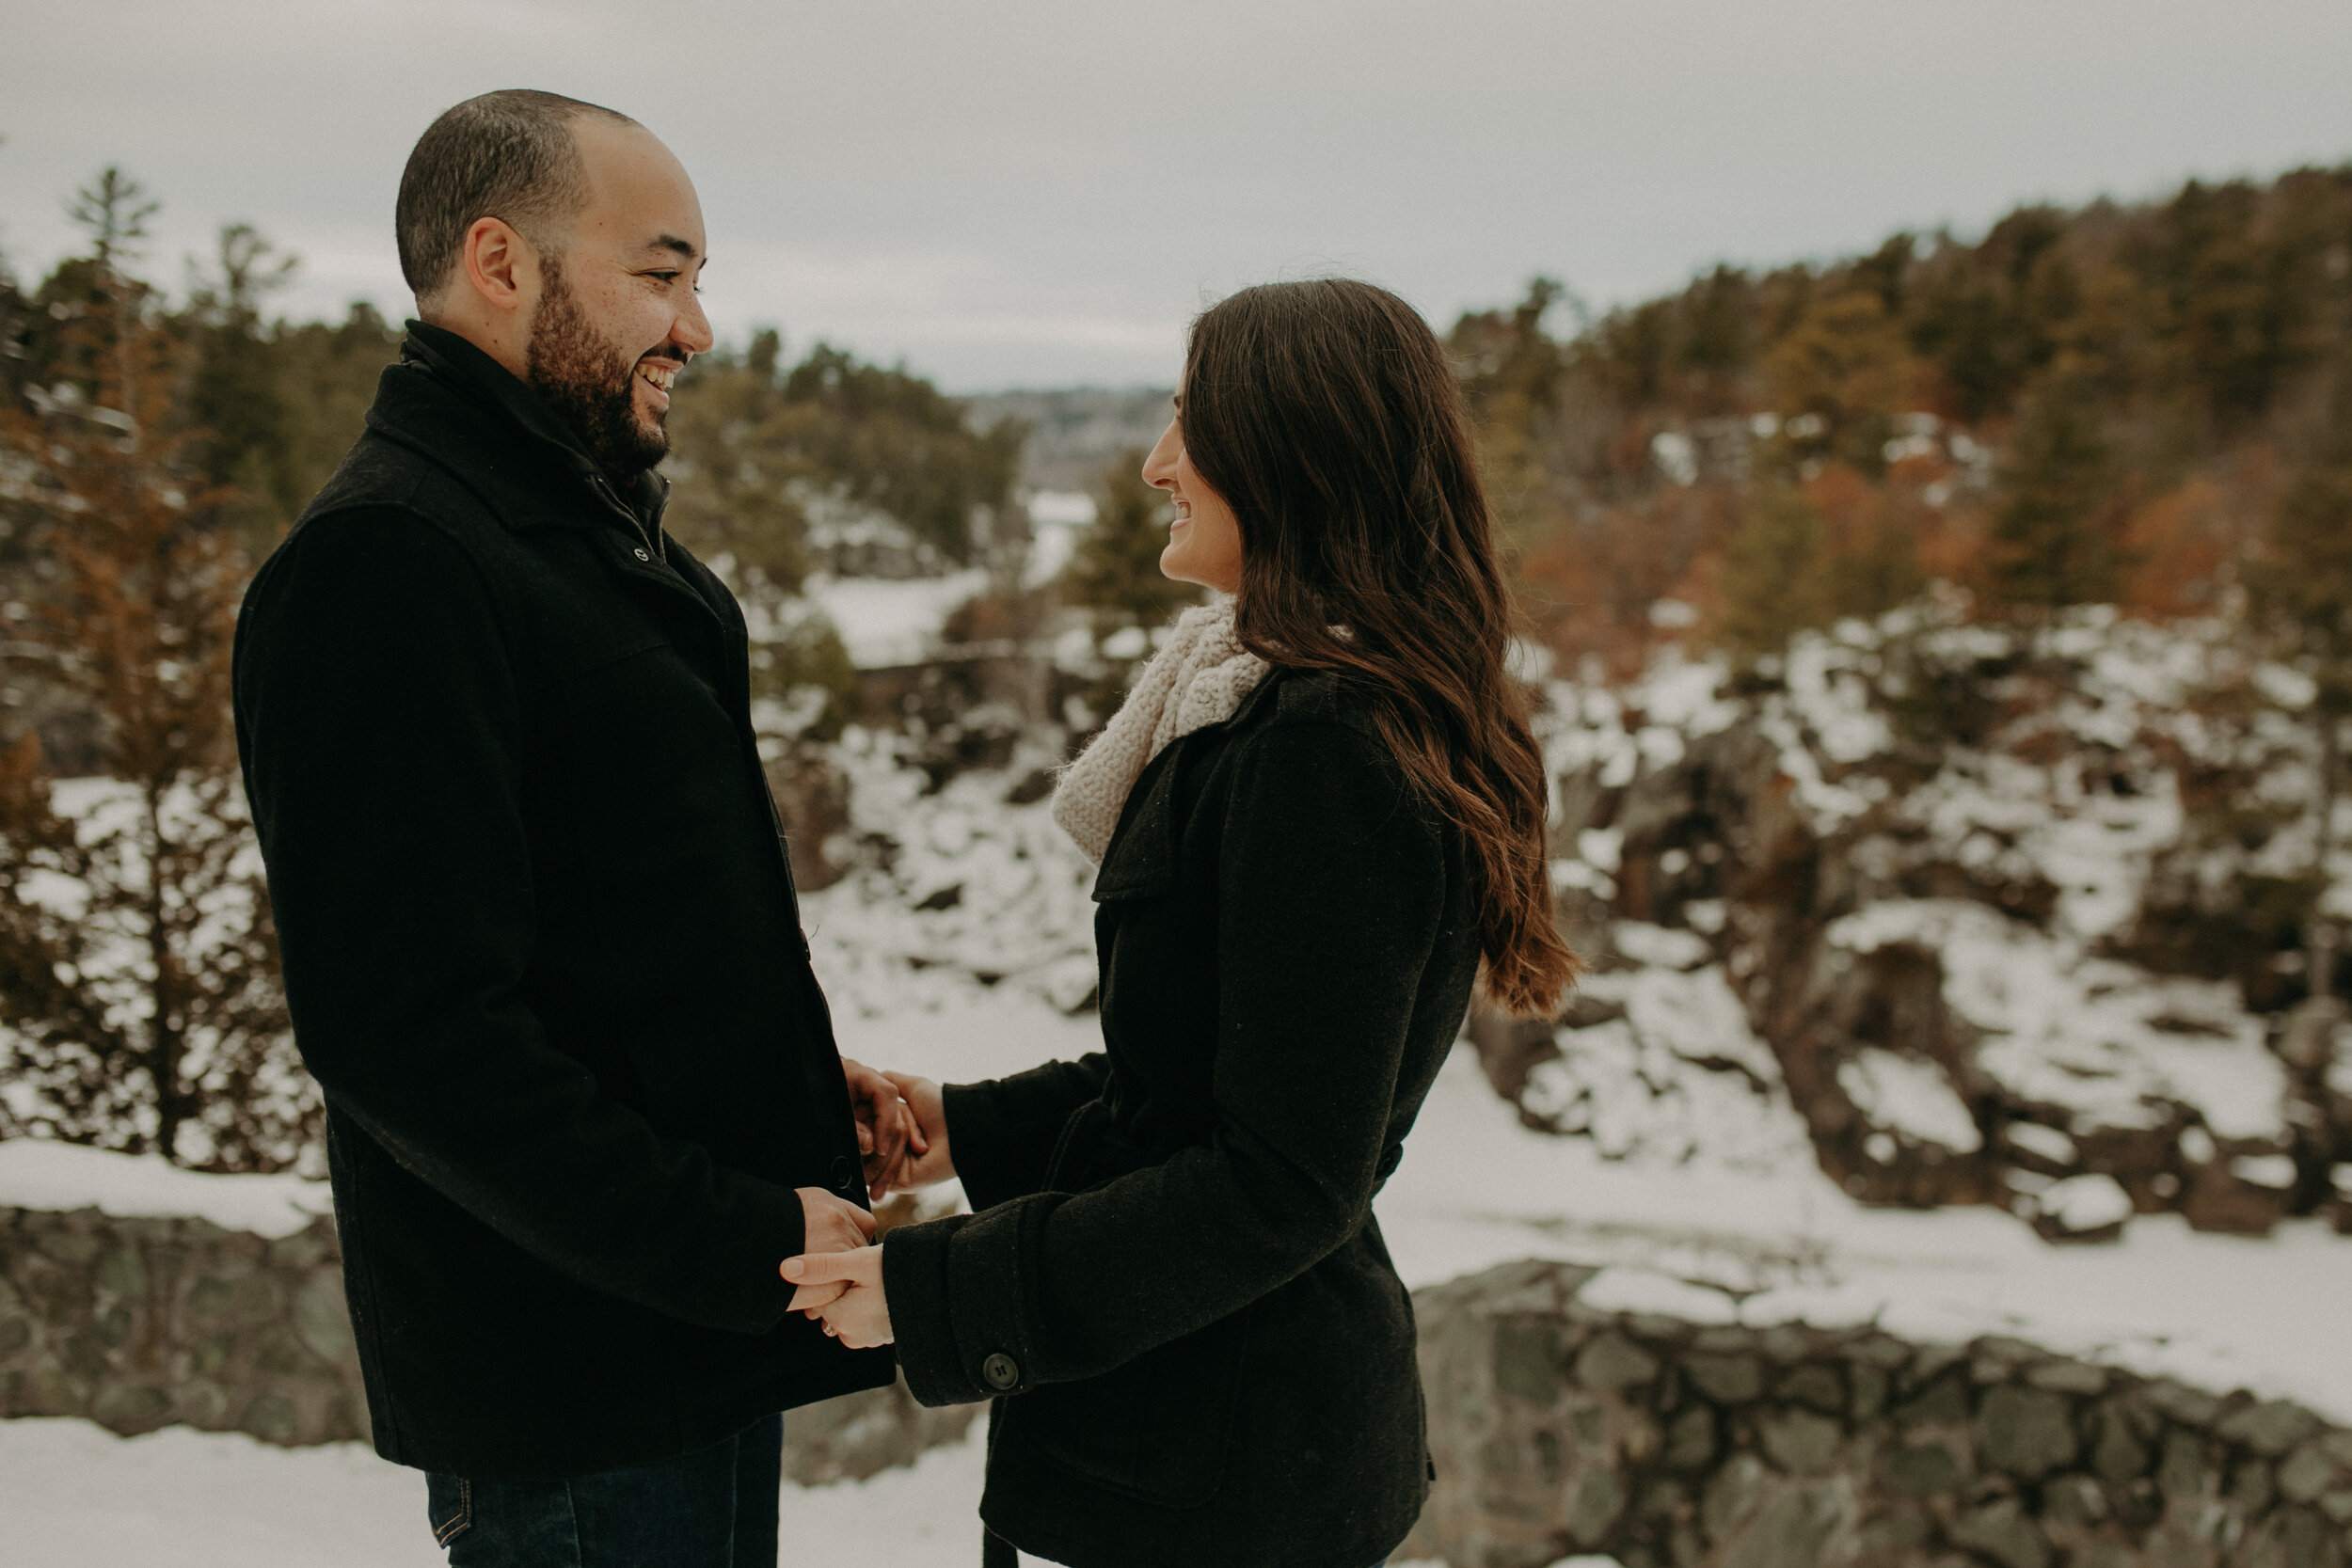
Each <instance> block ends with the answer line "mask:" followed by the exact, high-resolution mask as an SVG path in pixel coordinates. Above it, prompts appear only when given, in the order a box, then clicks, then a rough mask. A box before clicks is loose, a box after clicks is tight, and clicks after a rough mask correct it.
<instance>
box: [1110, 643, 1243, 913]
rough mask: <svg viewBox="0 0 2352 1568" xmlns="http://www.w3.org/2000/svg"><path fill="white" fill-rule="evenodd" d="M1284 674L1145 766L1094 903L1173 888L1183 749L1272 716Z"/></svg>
mask: <svg viewBox="0 0 2352 1568" xmlns="http://www.w3.org/2000/svg"><path fill="white" fill-rule="evenodd" d="M1283 673H1284V672H1283V671H1282V669H1281V668H1280V667H1279V666H1277V667H1276V668H1274V669H1272V670H1269V671H1268V672H1266V677H1265V679H1263V680H1262V681H1260V682H1259V683H1258V685H1257V688H1256V689H1254V690H1252V691H1251V692H1250V693H1249V695H1248V696H1247V697H1244V698H1243V699H1242V700H1241V705H1240V706H1239V707H1237V708H1235V709H1234V710H1233V712H1232V717H1231V718H1228V719H1224V720H1220V721H1218V722H1216V723H1214V724H1204V725H1202V726H1201V727H1200V729H1197V730H1194V731H1193V732H1191V733H1190V734H1189V735H1180V736H1177V737H1176V738H1175V739H1173V740H1171V741H1169V742H1168V744H1167V745H1165V746H1163V747H1161V748H1160V751H1159V754H1158V755H1157V756H1154V757H1153V758H1152V760H1151V761H1150V762H1148V763H1146V764H1144V768H1143V772H1142V773H1141V775H1139V776H1138V777H1137V778H1136V784H1135V787H1134V788H1133V789H1132V790H1130V791H1128V794H1127V804H1126V807H1125V809H1124V810H1122V811H1121V812H1120V817H1119V828H1118V831H1117V832H1113V833H1112V834H1111V841H1110V844H1109V846H1108V847H1106V848H1104V851H1103V869H1102V870H1101V871H1100V872H1098V873H1097V874H1096V875H1095V879H1094V898H1095V901H1096V902H1097V903H1105V902H1109V901H1112V900H1116V899H1120V898H1152V897H1156V896H1158V895H1160V894H1163V893H1166V892H1167V891H1168V889H1169V888H1170V887H1172V886H1174V885H1175V881H1176V775H1177V773H1178V772H1179V770H1180V769H1181V768H1182V766H1183V763H1182V758H1183V755H1184V749H1185V747H1186V746H1188V745H1197V744H1200V742H1201V741H1202V740H1203V739H1204V738H1205V737H1207V736H1217V735H1231V734H1236V733H1238V732H1240V731H1241V730H1242V729H1244V728H1245V727H1247V726H1248V724H1250V723H1251V722H1253V721H1254V720H1255V719H1256V717H1257V716H1258V715H1259V714H1260V713H1261V712H1263V713H1265V714H1268V715H1271V714H1272V713H1273V712H1274V711H1275V709H1276V708H1277V707H1279V699H1277V698H1276V697H1275V695H1274V691H1275V689H1276V688H1277V687H1279V685H1281V684H1282V679H1283Z"/></svg>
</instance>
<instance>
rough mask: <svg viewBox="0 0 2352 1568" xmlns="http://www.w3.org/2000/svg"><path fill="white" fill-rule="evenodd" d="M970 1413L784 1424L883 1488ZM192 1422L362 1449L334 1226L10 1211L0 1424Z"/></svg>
mask: <svg viewBox="0 0 2352 1568" xmlns="http://www.w3.org/2000/svg"><path fill="white" fill-rule="evenodd" d="M974 1408H975V1407H973V1406H969V1405H966V1406H961V1407H958V1408H955V1409H951V1410H936V1411H933V1410H924V1409H922V1408H921V1407H920V1406H918V1405H917V1404H916V1403H915V1402H914V1398H913V1396H911V1395H910V1394H908V1393H907V1391H906V1388H905V1386H903V1385H898V1386H892V1387H888V1388H877V1389H873V1390H870V1391H868V1392H866V1393H863V1394H853V1395H850V1396H849V1397H847V1398H844V1399H838V1400H829V1401H827V1402H824V1403H822V1404H818V1405H812V1406H809V1407H808V1408H806V1409H803V1410H801V1411H797V1412H794V1413H793V1415H792V1416H791V1417H789V1418H787V1420H786V1422H785V1461H784V1464H785V1472H786V1474H787V1475H788V1476H789V1477H791V1478H792V1479H793V1480H795V1481H800V1482H802V1483H803V1484H817V1483H819V1482H824V1481H839V1480H843V1479H845V1478H854V1477H863V1476H868V1475H872V1474H873V1473H874V1472H875V1471H877V1470H880V1469H882V1468H883V1467H884V1466H886V1465H904V1464H909V1463H911V1462H913V1460H914V1457H915V1455H917V1454H918V1453H920V1452H922V1450H923V1449H926V1448H929V1447H930V1446H932V1445H933V1444H937V1443H945V1442H951V1441H953V1440H955V1439H956V1438H958V1437H961V1435H962V1434H963V1433H964V1431H965V1429H966V1428H967V1426H968V1425H969V1424H970V1422H971V1419H972V1415H973V1411H974ZM11 1416H81V1417H86V1418H88V1419H90V1420H93V1421H96V1422H98V1423H99V1424H100V1425H102V1426H104V1427H108V1428H110V1429H112V1430H113V1431H116V1432H119V1433H125V1434H129V1433H141V1432H149V1431H152V1430H153V1429H154V1428H157V1427H161V1426H167V1425H170V1424H172V1423H175V1422H176V1423H180V1424H183V1425H186V1426H192V1427H198V1428H201V1429H203V1430H205V1431H208V1432H245V1433H251V1434H252V1435H254V1436H256V1437H259V1438H261V1439H262V1440H263V1441H264V1442H270V1443H278V1444H286V1445H302V1444H311V1443H332V1442H339V1441H342V1440H346V1439H360V1440H364V1439H365V1438H366V1437H367V1435H368V1426H367V1419H368V1418H367V1402H366V1398H365V1395H364V1393H363V1392H362V1390H361V1387H360V1383H359V1365H358V1353H357V1350H356V1347H355V1346H354V1344H353V1341H352V1336H351V1320H350V1317H349V1315H348V1314H347V1312H346V1311H345V1309H344V1307H343V1286H342V1254H341V1252H340V1251H339V1250H338V1248H337V1245H336V1240H335V1227H334V1224H333V1222H332V1221H331V1220H329V1219H326V1218H325V1217H321V1218H319V1219H317V1220H314V1221H312V1222H311V1223H310V1226H309V1227H308V1228H306V1229H303V1230H299V1231H296V1232H295V1233H294V1234H293V1235H291V1236H286V1237H282V1238H279V1239H278V1240H274V1241H273V1240H267V1239H265V1238H262V1237H260V1236H254V1235H248V1234H246V1233H245V1232H243V1231H235V1230H224V1229H222V1228H221V1227H218V1226H215V1225H213V1224H211V1223H210V1222H208V1221H205V1220H200V1219H118V1218H115V1217H112V1216H110V1215H106V1214H102V1213H100V1212H97V1211H96V1210H94V1209H84V1210H78V1211H76V1212H72V1213H52V1212H45V1211H42V1210H37V1209H10V1208H0V1417H11Z"/></svg>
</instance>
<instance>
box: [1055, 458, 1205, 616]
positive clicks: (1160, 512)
mask: <svg viewBox="0 0 2352 1568" xmlns="http://www.w3.org/2000/svg"><path fill="white" fill-rule="evenodd" d="M1143 455H1144V454H1143V453H1142V452H1140V451H1124V452H1121V453H1120V455H1119V456H1118V457H1116V458H1114V459H1112V461H1111V463H1110V465H1109V466H1108V467H1105V468H1104V470H1103V477H1102V479H1101V481H1100V482H1099V483H1098V485H1097V487H1096V490H1095V497H1094V521H1093V522H1092V523H1090V524H1089V525H1088V527H1087V529H1086V531H1084V532H1083V533H1081V534H1080V535H1079V536H1078V540H1077V544H1076V547H1075V548H1074V549H1073V551H1072V552H1071V557H1070V563H1069V564H1068V565H1067V566H1065V567H1063V568H1062V574H1061V591H1062V601H1063V602H1064V603H1065V604H1070V605H1073V606H1077V607H1079V608H1082V609H1084V610H1087V611H1088V613H1089V618H1090V619H1091V620H1092V622H1093V625H1094V633H1095V638H1096V640H1097V641H1101V640H1102V639H1103V638H1104V637H1107V636H1109V635H1110V634H1112V633H1113V632H1116V631H1118V630H1119V629H1120V627H1123V626H1141V627H1143V628H1145V629H1146V630H1150V629H1152V628H1153V627H1157V626H1163V625H1165V624H1167V622H1168V619H1169V618H1170V617H1171V616H1173V615H1174V614H1175V613H1176V611H1177V610H1180V609H1182V608H1183V607H1184V606H1185V605H1188V604H1194V603H1198V602H1199V600H1200V590H1199V589H1197V588H1195V587H1193V586H1192V585H1191V584H1189V583H1183V582H1176V581H1173V580H1171V579H1170V578H1167V577H1165V576H1163V575H1161V572H1160V552H1161V551H1162V550H1164V549H1166V548H1167V547H1168V515H1169V514H1168V498H1167V497H1166V496H1164V495H1162V494H1161V493H1160V492H1159V491H1158V490H1156V489H1154V488H1153V487H1152V486H1151V485H1149V484H1146V483H1144V482H1143Z"/></svg>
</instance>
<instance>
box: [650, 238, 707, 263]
mask: <svg viewBox="0 0 2352 1568" xmlns="http://www.w3.org/2000/svg"><path fill="white" fill-rule="evenodd" d="M640 248H642V249H645V250H674V251H675V252H677V254H678V255H679V256H681V257H683V258H684V259H686V260H687V261H692V260H694V258H696V257H697V256H700V255H701V254H702V252H701V251H699V250H696V249H695V248H694V242H693V241H691V240H681V239H679V238H678V237H677V236H676V235H675V234H662V235H659V236H657V237H656V238H654V239H650V240H647V241H646V242H645V243H644V245H643V246H641V247H640Z"/></svg>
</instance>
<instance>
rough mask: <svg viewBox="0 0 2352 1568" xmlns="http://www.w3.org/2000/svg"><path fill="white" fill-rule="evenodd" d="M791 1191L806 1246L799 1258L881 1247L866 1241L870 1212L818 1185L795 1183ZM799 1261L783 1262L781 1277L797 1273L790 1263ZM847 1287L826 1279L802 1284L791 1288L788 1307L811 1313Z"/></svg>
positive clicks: (870, 1238)
mask: <svg viewBox="0 0 2352 1568" xmlns="http://www.w3.org/2000/svg"><path fill="white" fill-rule="evenodd" d="M793 1191H794V1192H796V1193H798V1194H799V1195H800V1199H801V1234H802V1242H801V1244H802V1245H803V1247H805V1248H807V1251H806V1252H805V1253H803V1255H802V1257H803V1258H805V1257H809V1256H811V1255H826V1256H833V1255H838V1254H841V1253H847V1252H855V1251H861V1250H863V1251H866V1252H879V1251H880V1250H881V1249H880V1248H878V1247H874V1246H871V1245H869V1244H868V1243H871V1242H872V1241H873V1239H874V1216H873V1215H871V1214H869V1213H867V1212H866V1211H865V1210H863V1209H861V1208H859V1207H858V1206H857V1205H856V1204H854V1203H851V1202H850V1201H849V1200H848V1199H846V1198H839V1197H835V1196H834V1195H833V1194H831V1193H829V1192H827V1191H825V1189H824V1188H822V1187H796V1188H794V1189H793ZM799 1261H801V1259H798V1258H796V1259H791V1260H790V1261H788V1262H787V1263H786V1264H785V1266H784V1268H785V1275H784V1276H785V1278H787V1279H798V1278H799V1277H800V1276H799V1275H795V1274H794V1273H792V1264H793V1263H796V1262H799ZM847 1289H849V1287H848V1286H846V1285H842V1284H837V1283H833V1282H830V1281H826V1282H819V1283H813V1284H808V1285H803V1286H802V1287H801V1288H800V1289H799V1290H797V1291H793V1292H792V1306H791V1309H792V1310H793V1311H796V1312H811V1313H813V1312H815V1311H816V1310H817V1309H818V1308H819V1307H823V1306H825V1305H827V1304H828V1303H830V1302H831V1301H833V1300H834V1297H836V1296H838V1295H840V1294H841V1292H842V1291H846V1290H847Z"/></svg>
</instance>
